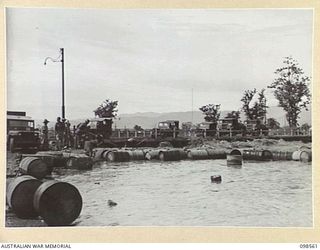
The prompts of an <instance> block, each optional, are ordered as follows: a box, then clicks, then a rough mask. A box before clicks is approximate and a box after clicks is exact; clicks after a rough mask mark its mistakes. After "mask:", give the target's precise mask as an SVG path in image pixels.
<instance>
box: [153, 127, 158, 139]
mask: <svg viewBox="0 0 320 250" xmlns="http://www.w3.org/2000/svg"><path fill="white" fill-rule="evenodd" d="M157 137H158V129H156V128H155V129H154V138H155V139H157Z"/></svg>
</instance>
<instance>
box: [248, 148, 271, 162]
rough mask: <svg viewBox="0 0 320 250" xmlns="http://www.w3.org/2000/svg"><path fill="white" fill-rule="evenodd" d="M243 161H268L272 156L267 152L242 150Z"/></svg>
mask: <svg viewBox="0 0 320 250" xmlns="http://www.w3.org/2000/svg"><path fill="white" fill-rule="evenodd" d="M242 156H243V159H244V160H255V161H269V160H272V158H273V156H272V153H271V151H269V150H243V153H242Z"/></svg>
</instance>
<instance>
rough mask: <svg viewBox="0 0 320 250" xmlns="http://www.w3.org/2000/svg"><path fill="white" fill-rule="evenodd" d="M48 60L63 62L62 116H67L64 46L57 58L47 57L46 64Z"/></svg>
mask: <svg viewBox="0 0 320 250" xmlns="http://www.w3.org/2000/svg"><path fill="white" fill-rule="evenodd" d="M47 60H51V61H52V62H61V67H62V70H61V73H62V105H61V109H62V110H61V111H62V116H61V117H62V118H65V105H64V48H60V55H59V57H58V58H57V59H53V58H51V57H47V58H46V59H45V60H44V65H47Z"/></svg>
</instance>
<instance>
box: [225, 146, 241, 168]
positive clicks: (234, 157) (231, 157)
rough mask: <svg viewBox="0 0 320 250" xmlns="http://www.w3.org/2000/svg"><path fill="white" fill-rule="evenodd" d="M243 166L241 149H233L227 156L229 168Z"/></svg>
mask: <svg viewBox="0 0 320 250" xmlns="http://www.w3.org/2000/svg"><path fill="white" fill-rule="evenodd" d="M241 165H242V153H241V151H240V150H239V149H232V150H231V151H230V152H229V154H227V166H241Z"/></svg>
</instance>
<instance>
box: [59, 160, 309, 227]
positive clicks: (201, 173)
mask: <svg viewBox="0 0 320 250" xmlns="http://www.w3.org/2000/svg"><path fill="white" fill-rule="evenodd" d="M61 171H64V172H61V173H60V174H59V173H56V174H55V178H56V179H58V180H61V181H66V182H69V183H71V184H73V185H75V186H76V187H77V188H78V189H79V191H80V193H81V195H82V198H83V208H82V212H81V215H80V217H79V218H78V219H77V220H76V222H75V223H76V225H77V226H242V227H312V226H313V211H312V166H311V164H307V163H301V162H294V161H283V162H280V161H279V162H272V161H271V162H244V163H243V165H242V167H241V168H234V167H227V166H226V160H202V161H179V162H148V161H143V162H128V163H99V164H97V165H95V166H94V168H93V170H91V171H81V172H79V171H75V170H61ZM66 171H67V172H66ZM212 175H221V177H222V182H221V183H220V184H215V183H211V180H210V176H212ZM108 200H112V201H114V202H116V203H117V204H118V205H117V206H113V207H109V206H108Z"/></svg>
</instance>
